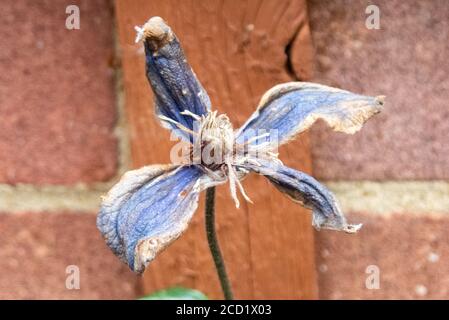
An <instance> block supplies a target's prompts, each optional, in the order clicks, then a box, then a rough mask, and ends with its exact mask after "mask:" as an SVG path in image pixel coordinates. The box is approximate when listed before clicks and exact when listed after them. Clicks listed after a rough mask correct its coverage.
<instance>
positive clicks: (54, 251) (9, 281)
mask: <svg viewBox="0 0 449 320" xmlns="http://www.w3.org/2000/svg"><path fill="white" fill-rule="evenodd" d="M0 243H1V244H2V245H1V246H0V299H134V298H135V297H136V296H137V295H138V292H139V291H138V277H137V276H136V275H134V274H133V273H132V272H131V271H130V270H129V269H128V267H127V266H126V265H125V264H123V263H121V262H120V261H119V260H118V259H117V258H116V257H115V256H114V255H113V254H112V252H111V251H110V250H109V249H108V248H107V247H106V245H105V243H104V241H103V239H102V238H101V235H100V233H99V232H98V230H97V229H96V227H95V215H94V214H90V213H63V212H62V213H23V214H7V213H1V214H0ZM69 265H77V266H78V267H79V270H80V289H79V290H68V289H67V288H66V284H65V283H66V277H67V276H68V275H67V274H66V268H67V266H69Z"/></svg>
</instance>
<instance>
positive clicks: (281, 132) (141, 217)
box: [97, 17, 384, 273]
mask: <svg viewBox="0 0 449 320" xmlns="http://www.w3.org/2000/svg"><path fill="white" fill-rule="evenodd" d="M136 30H137V32H138V34H137V39H136V41H140V40H141V41H143V44H144V47H145V55H146V74H147V77H148V80H149V82H150V84H151V87H152V89H153V92H154V95H155V112H156V115H157V117H158V118H159V119H160V121H161V123H162V125H163V126H164V127H166V128H168V129H170V130H172V131H173V132H174V133H175V134H176V135H177V136H179V137H180V138H181V139H183V140H184V141H186V143H188V144H189V145H190V149H189V153H188V157H187V160H190V162H187V163H186V162H183V163H181V164H169V165H150V166H145V167H143V168H141V169H138V170H132V171H129V172H127V173H126V174H125V175H124V176H123V177H122V179H121V180H120V181H119V182H118V183H117V184H116V185H115V186H114V187H113V188H112V189H111V190H110V191H109V192H108V194H107V195H106V196H105V197H104V198H103V202H102V204H101V209H100V213H99V215H98V218H97V226H98V228H99V229H100V231H101V233H102V234H103V236H104V238H105V240H106V242H107V244H108V246H109V247H110V248H111V249H112V251H113V252H114V253H115V254H116V255H117V256H118V257H119V258H120V259H121V260H123V261H124V262H125V263H127V264H128V265H129V267H130V268H131V269H132V270H134V271H135V272H137V273H141V272H143V271H144V270H145V267H146V266H147V265H148V263H149V262H150V261H152V260H153V259H154V258H155V257H156V255H157V254H158V253H159V252H160V251H162V250H163V249H164V248H166V247H167V246H168V245H169V244H170V243H171V242H173V241H174V240H175V239H177V238H178V237H179V236H180V235H181V234H182V233H183V232H184V231H185V230H186V228H187V225H188V224H189V221H190V220H191V218H192V216H193V213H194V212H195V210H196V208H197V205H198V197H199V194H200V192H201V191H203V190H205V189H207V188H209V187H212V186H215V185H219V184H222V183H225V182H226V181H229V185H230V192H231V196H232V198H233V199H234V201H235V202H236V206H237V207H238V206H239V200H238V197H237V190H240V192H241V194H242V196H243V197H244V198H245V199H246V200H248V201H250V199H249V197H248V195H247V194H246V193H245V191H244V189H243V186H242V184H241V180H242V179H243V178H244V177H245V176H246V175H247V174H249V173H251V172H255V173H258V174H261V175H264V176H266V177H267V178H268V179H269V181H270V182H271V183H273V184H274V186H275V187H276V188H277V189H279V190H280V191H281V192H283V193H285V194H286V195H287V196H289V197H290V198H291V199H292V200H293V201H295V202H298V203H300V204H302V205H303V206H305V207H308V208H311V209H312V211H313V219H312V223H313V226H314V227H315V228H317V229H320V228H325V229H333V230H340V231H345V232H349V233H353V232H356V231H357V230H358V229H359V228H360V226H361V225H350V224H348V223H347V222H346V219H345V217H344V215H343V214H342V212H341V210H340V208H339V206H338V204H337V202H336V200H335V198H334V196H333V195H332V193H331V192H330V191H329V190H328V189H326V187H324V186H323V185H321V184H320V183H319V182H318V181H316V180H315V179H314V178H312V177H310V176H309V175H307V174H305V173H303V172H300V171H297V170H294V169H292V168H289V167H286V166H284V165H283V164H282V162H281V161H280V160H279V159H278V157H277V153H276V152H275V148H274V147H273V139H272V140H270V141H267V138H270V135H272V133H275V134H276V138H277V140H276V141H277V143H278V144H279V145H280V144H284V143H286V142H288V141H290V140H291V139H293V138H294V137H295V136H296V135H298V134H299V133H301V132H303V131H305V130H307V129H308V128H309V127H310V126H311V125H312V124H313V123H314V122H315V121H316V120H318V119H321V120H324V121H325V122H326V123H327V124H328V125H329V126H330V127H332V128H333V129H334V130H336V131H340V132H344V133H349V134H353V133H355V132H356V131H358V130H359V129H360V128H361V127H362V125H363V124H364V123H365V121H366V120H368V119H369V118H370V117H371V116H372V115H374V114H376V113H378V112H380V110H381V108H382V105H383V100H384V97H382V96H378V97H368V96H363V95H357V94H353V93H351V92H348V91H343V90H340V89H335V88H331V87H327V86H324V85H319V84H315V83H308V82H289V83H284V84H279V85H276V86H275V87H273V88H272V89H270V90H269V91H268V92H267V93H265V94H264V95H263V97H262V99H261V101H260V103H259V106H258V107H257V109H256V111H255V112H254V114H253V115H252V116H251V117H250V118H249V119H248V121H247V122H246V123H245V124H244V125H243V126H242V127H241V128H239V129H238V130H234V129H233V126H232V124H231V122H230V121H229V118H228V117H227V116H226V115H224V114H217V111H211V103H210V100H209V97H208V95H207V93H206V91H205V90H204V89H203V87H202V86H201V84H200V82H199V81H198V79H197V78H196V76H195V74H194V73H193V71H192V69H191V68H190V66H189V64H188V63H187V60H186V58H185V56H184V53H183V50H182V48H181V46H180V43H179V41H178V39H177V37H176V36H175V34H174V33H173V31H172V30H171V28H170V27H169V26H168V25H167V24H166V23H165V22H164V21H163V20H162V19H161V18H159V17H153V18H151V19H150V20H148V22H147V23H145V25H144V26H143V27H142V28H138V27H136ZM260 132H263V133H262V134H259V133H260ZM204 149H209V151H210V150H212V153H210V154H213V157H212V160H213V161H208V160H210V159H205V158H203V154H202V153H200V157H199V160H198V157H197V155H198V154H197V155H196V156H195V153H197V151H198V150H204ZM217 154H220V157H219V158H217V157H216V155H217ZM195 159H196V160H198V161H192V160H195ZM217 159H218V160H217Z"/></svg>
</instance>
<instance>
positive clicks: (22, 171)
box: [0, 0, 137, 299]
mask: <svg viewBox="0 0 449 320" xmlns="http://www.w3.org/2000/svg"><path fill="white" fill-rule="evenodd" d="M70 4H76V5H78V6H79V8H80V11H81V28H80V30H67V29H66V27H65V21H66V18H67V14H66V13H65V8H66V7H67V6H68V5H70ZM0 12H1V16H2V28H1V29H0V66H1V69H2V72H1V73H0V101H1V102H0V113H1V114H2V116H1V117H0V128H1V130H0V212H1V215H0V243H1V246H0V299H4V298H50V299H52V298H75V299H81V298H133V297H134V296H135V294H136V289H137V278H136V276H134V275H133V274H132V273H131V272H130V271H128V269H127V267H126V266H124V265H122V264H121V263H120V262H119V261H118V260H117V259H116V258H115V256H113V254H112V253H111V252H110V251H109V250H108V249H107V248H106V246H105V244H104V242H103V240H102V239H101V236H100V234H99V232H98V231H97V230H96V227H95V214H96V211H97V207H98V202H99V196H100V194H101V193H103V192H104V191H105V190H107V188H108V187H109V186H110V185H111V181H113V180H114V179H115V177H116V176H117V175H118V174H119V171H120V170H123V167H124V166H125V165H126V159H125V158H126V152H125V151H126V148H121V146H122V145H124V141H123V140H124V138H123V135H121V133H122V132H123V130H122V129H123V128H122V127H121V126H122V122H123V121H122V120H121V119H120V114H121V113H120V110H119V105H118V101H119V99H118V93H117V92H115V89H116V80H115V78H116V71H117V70H116V69H115V68H114V67H115V64H114V62H115V53H114V51H115V50H114V29H113V16H114V15H113V6H112V5H111V3H110V1H105V0H90V1H68V0H48V1H43V0H39V1H32V0H21V1H2V2H1V3H0ZM125 142H126V141H125ZM69 265H76V266H78V267H79V270H80V277H81V289H80V290H67V289H66V285H65V282H66V277H67V274H66V267H67V266H69Z"/></svg>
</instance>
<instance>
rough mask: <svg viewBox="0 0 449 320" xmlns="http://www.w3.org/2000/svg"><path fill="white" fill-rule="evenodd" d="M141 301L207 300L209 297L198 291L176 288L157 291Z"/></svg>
mask: <svg viewBox="0 0 449 320" xmlns="http://www.w3.org/2000/svg"><path fill="white" fill-rule="evenodd" d="M139 300H207V297H206V296H205V295H204V294H203V293H202V292H200V291H198V290H194V289H187V288H182V287H174V288H169V289H165V290H160V291H156V292H154V293H152V294H150V295H148V296H144V297H142V298H139Z"/></svg>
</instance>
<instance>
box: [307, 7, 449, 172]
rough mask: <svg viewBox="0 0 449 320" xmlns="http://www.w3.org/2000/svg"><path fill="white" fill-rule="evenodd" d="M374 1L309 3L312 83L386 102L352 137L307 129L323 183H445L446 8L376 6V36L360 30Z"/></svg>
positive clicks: (448, 161)
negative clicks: (314, 66)
mask: <svg viewBox="0 0 449 320" xmlns="http://www.w3.org/2000/svg"><path fill="white" fill-rule="evenodd" d="M369 4H373V2H372V1H364V0H357V1H352V0H351V1H348V0H346V1H345V0H336V1H325V2H323V1H317V0H312V1H309V13H310V21H311V30H312V35H313V39H314V43H315V45H316V49H317V50H316V53H317V56H316V60H317V72H316V77H315V79H314V81H316V82H321V83H325V84H330V85H333V86H337V87H341V88H344V89H348V90H352V91H355V92H360V93H365V94H369V95H379V94H384V95H386V96H387V100H386V106H385V109H384V111H383V113H382V114H381V115H379V116H376V117H375V118H373V119H371V120H370V121H369V122H368V123H367V125H366V126H365V127H364V128H363V130H362V131H360V132H359V133H357V134H356V135H354V136H347V135H344V134H339V133H335V132H332V131H331V130H329V129H327V128H325V126H323V125H321V126H319V127H317V128H314V129H313V130H312V153H313V164H314V171H315V173H316V175H317V176H318V177H319V178H322V179H448V178H449V143H447V139H448V136H449V121H448V119H449V108H448V106H447V101H448V100H449V78H448V77H447V74H448V73H449V64H448V63H447V61H448V58H449V5H448V3H447V1H444V0H440V1H400V0H388V1H386V0H379V1H375V2H374V4H376V5H377V6H378V7H379V9H380V27H381V29H380V30H368V29H367V28H366V27H365V19H366V17H367V16H368V15H367V14H365V9H366V7H367V6H368V5H369Z"/></svg>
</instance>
